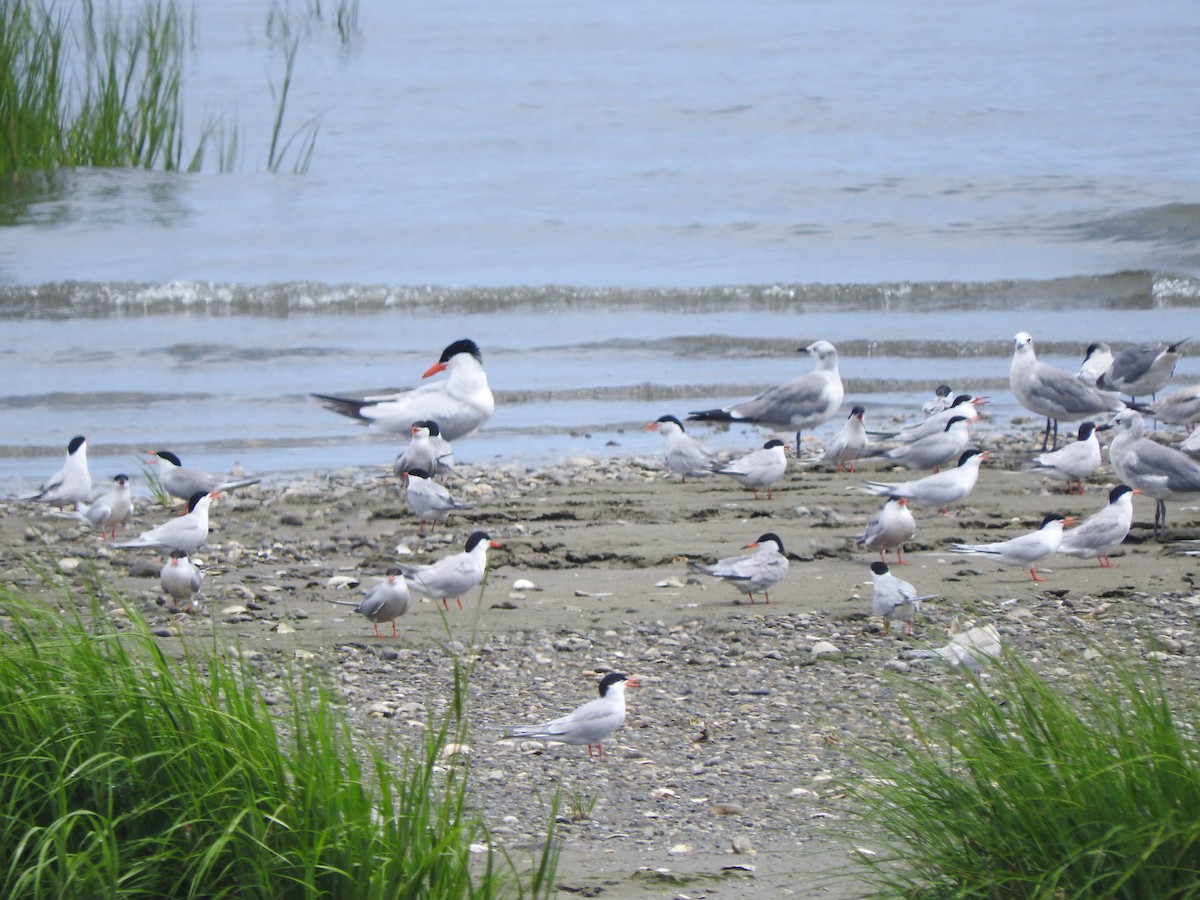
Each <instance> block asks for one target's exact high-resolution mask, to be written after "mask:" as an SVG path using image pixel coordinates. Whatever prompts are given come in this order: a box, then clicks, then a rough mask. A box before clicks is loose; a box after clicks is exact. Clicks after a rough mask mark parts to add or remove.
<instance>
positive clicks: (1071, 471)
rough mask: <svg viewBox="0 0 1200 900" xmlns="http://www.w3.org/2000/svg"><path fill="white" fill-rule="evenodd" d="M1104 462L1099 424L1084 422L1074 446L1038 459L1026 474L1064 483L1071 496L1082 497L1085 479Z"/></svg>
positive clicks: (1030, 465) (1034, 460) (1062, 448)
mask: <svg viewBox="0 0 1200 900" xmlns="http://www.w3.org/2000/svg"><path fill="white" fill-rule="evenodd" d="M1104 427H1107V426H1104ZM1101 462H1103V459H1102V458H1101V456H1100V439H1099V438H1098V437H1097V435H1096V423H1095V422H1084V423H1082V424H1081V425H1080V426H1079V434H1078V437H1077V439H1076V440H1075V441H1074V442H1073V443H1070V444H1067V446H1065V447H1060V448H1059V449H1057V450H1051V451H1048V452H1046V453H1043V454H1041V455H1040V456H1035V457H1034V458H1033V461H1032V462H1031V463H1030V464H1029V465H1028V466H1026V467H1025V471H1026V472H1032V473H1034V474H1035V475H1046V476H1048V477H1050V478H1057V479H1058V480H1059V481H1065V482H1066V483H1067V493H1068V494H1082V493H1083V479H1085V478H1087V477H1088V476H1089V475H1091V474H1092V473H1093V472H1095V471H1096V469H1098V468H1099V467H1100V463H1101Z"/></svg>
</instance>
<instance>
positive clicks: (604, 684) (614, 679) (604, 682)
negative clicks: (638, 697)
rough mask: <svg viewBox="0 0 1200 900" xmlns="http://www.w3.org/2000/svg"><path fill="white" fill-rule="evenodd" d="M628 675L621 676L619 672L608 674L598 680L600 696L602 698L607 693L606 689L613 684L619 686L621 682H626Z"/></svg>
mask: <svg viewBox="0 0 1200 900" xmlns="http://www.w3.org/2000/svg"><path fill="white" fill-rule="evenodd" d="M628 680H629V676H628V675H622V674H621V673H620V672H609V673H608V674H607V675H605V676H604V677H603V678H601V679H600V696H601V697H603V696H604V695H605V694H607V693H608V689H609V688H610V687H612V686H613V685H614V684H620V683H621V682H622V681H628Z"/></svg>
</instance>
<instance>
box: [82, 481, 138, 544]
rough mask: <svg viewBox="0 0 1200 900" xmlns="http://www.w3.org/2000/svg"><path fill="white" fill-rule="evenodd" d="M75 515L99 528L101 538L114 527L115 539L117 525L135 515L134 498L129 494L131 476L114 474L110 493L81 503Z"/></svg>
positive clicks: (114, 537)
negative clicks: (89, 501)
mask: <svg viewBox="0 0 1200 900" xmlns="http://www.w3.org/2000/svg"><path fill="white" fill-rule="evenodd" d="M68 515H69V513H68ZM74 515H75V518H78V519H82V520H83V521H85V522H87V523H88V524H89V525H91V526H92V527H93V528H99V529H100V537H101V538H105V537H107V535H108V531H109V529H112V539H113V540H114V541H115V540H116V539H117V526H118V525H124V524H125V523H126V522H128V521H129V517H130V516H132V515H133V498H132V497H131V496H130V495H129V476H128V475H116V476H114V477H113V486H112V488H111V489H110V490H109V491H108V493H106V494H104V495H103V496H101V497H99V498H97V499H96V500H93V501H92V502H91V503H83V504H80V507H79V510H78V511H77V512H75V514H74Z"/></svg>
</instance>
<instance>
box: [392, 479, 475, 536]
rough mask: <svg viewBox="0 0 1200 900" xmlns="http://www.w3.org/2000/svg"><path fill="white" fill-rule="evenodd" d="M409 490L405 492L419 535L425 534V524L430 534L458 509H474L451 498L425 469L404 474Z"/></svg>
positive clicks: (448, 492)
mask: <svg viewBox="0 0 1200 900" xmlns="http://www.w3.org/2000/svg"><path fill="white" fill-rule="evenodd" d="M404 477H405V478H406V479H407V483H408V490H407V491H405V492H404V496H405V499H407V500H408V508H409V509H411V510H412V511H413V513H414V514H415V515H416V517H417V522H418V523H419V524H418V527H417V534H424V533H425V523H426V522H428V523H429V533H430V534H433V529H434V528H436V527H437V523H438V522H441V521H443V520H444V519H445V518H446V517H447V516H448V515H450V513H452V512H454V511H455V510H457V509H474V508H475V504H473V503H462V502H460V501H458V500H455V499H454V498H453V497H452V496H450V491H448V490H447V489H446V488H445V487H443V486H442V485H440V484H438V483H437V482H436V481H434V480H433V479H432V478H430V477H429V473H428V472H426V471H424V470H423V469H412V470H410V471H408V472H406V473H404Z"/></svg>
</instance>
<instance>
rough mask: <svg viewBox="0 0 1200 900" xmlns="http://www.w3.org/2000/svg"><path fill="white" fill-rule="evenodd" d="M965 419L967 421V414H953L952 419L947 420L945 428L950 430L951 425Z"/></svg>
mask: <svg viewBox="0 0 1200 900" xmlns="http://www.w3.org/2000/svg"><path fill="white" fill-rule="evenodd" d="M965 421H967V417H966V416H951V417H950V420H949V421H948V422H946V428H945V429H944V430H946V431H949V430H950V426H951V425H957V424H958V423H959V422H965Z"/></svg>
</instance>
